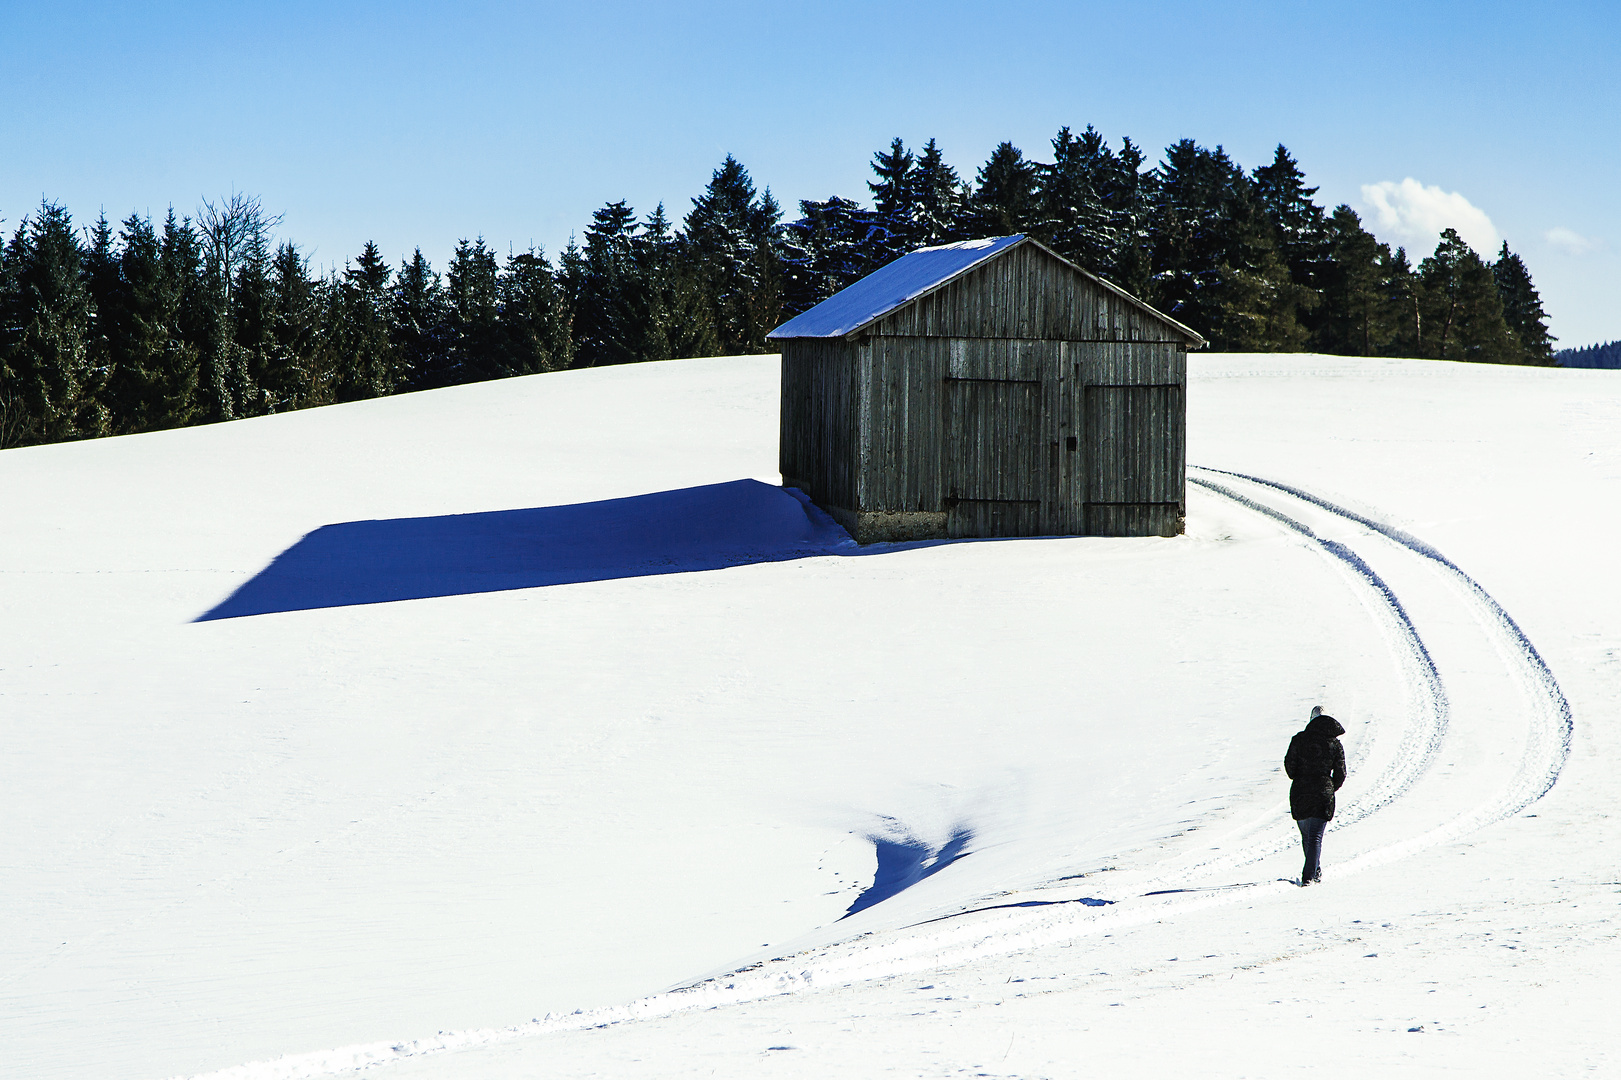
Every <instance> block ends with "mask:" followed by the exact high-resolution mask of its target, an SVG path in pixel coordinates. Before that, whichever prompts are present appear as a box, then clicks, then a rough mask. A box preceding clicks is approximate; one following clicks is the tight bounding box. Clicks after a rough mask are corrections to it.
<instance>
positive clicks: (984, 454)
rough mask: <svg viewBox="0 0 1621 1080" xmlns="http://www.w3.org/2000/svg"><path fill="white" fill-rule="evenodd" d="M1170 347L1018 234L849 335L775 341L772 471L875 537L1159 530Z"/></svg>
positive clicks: (1178, 475) (1175, 418)
mask: <svg viewBox="0 0 1621 1080" xmlns="http://www.w3.org/2000/svg"><path fill="white" fill-rule="evenodd" d="M1187 344H1188V342H1187V340H1186V339H1185V338H1184V337H1183V336H1182V334H1181V333H1180V332H1179V331H1177V330H1176V329H1175V328H1174V327H1171V326H1167V325H1166V324H1164V323H1162V322H1159V321H1157V320H1155V319H1154V318H1153V317H1152V316H1151V315H1149V314H1148V313H1146V312H1144V311H1143V310H1142V309H1140V308H1137V307H1136V306H1134V305H1132V304H1130V303H1128V302H1127V301H1125V300H1123V299H1121V298H1119V297H1117V296H1115V295H1114V294H1112V293H1110V292H1109V291H1108V290H1106V289H1104V288H1102V287H1100V286H1098V285H1097V284H1096V283H1094V282H1092V281H1090V280H1089V279H1086V278H1083V277H1081V276H1079V275H1077V274H1076V273H1074V271H1072V270H1071V269H1070V268H1069V267H1067V266H1065V265H1064V264H1063V263H1062V262H1060V261H1059V260H1057V259H1055V258H1053V257H1052V256H1050V255H1048V254H1047V253H1045V252H1043V251H1042V250H1040V249H1039V248H1037V247H1035V246H1033V245H1021V246H1019V247H1016V248H1013V249H1012V250H1010V251H1009V252H1007V254H1005V255H1003V256H1001V257H1000V258H998V259H995V260H993V261H991V262H989V263H987V264H986V265H984V266H982V267H980V268H977V269H975V270H973V271H971V272H970V273H968V274H966V275H964V276H963V277H961V278H959V279H957V280H956V281H954V282H952V283H950V284H948V285H947V286H945V287H944V288H942V289H940V290H939V291H938V292H936V293H934V294H933V295H931V296H929V297H925V298H923V299H921V300H919V301H917V302H915V303H913V304H910V305H907V306H906V307H904V308H902V309H901V310H899V311H896V312H895V313H893V314H892V315H891V316H889V317H888V318H886V319H884V320H882V321H881V322H879V323H877V324H875V326H874V327H872V328H870V332H869V333H868V334H866V335H864V336H863V338H862V340H861V341H860V342H859V343H857V342H846V341H841V340H830V339H806V338H801V339H792V340H789V341H785V342H783V374H782V388H783V394H782V472H783V477H784V480H785V482H788V483H794V484H798V485H799V486H801V487H803V488H804V489H805V490H806V491H807V493H808V494H809V495H810V496H811V497H812V498H813V499H814V500H816V501H817V502H818V503H820V504H821V505H823V506H824V507H827V508H829V509H830V511H835V516H836V517H839V519H840V520H841V521H844V522H846V523H847V524H848V525H850V527H852V530H853V531H856V530H860V529H871V530H872V535H873V536H874V537H875V538H896V537H899V536H902V535H904V536H907V537H911V536H919V535H951V536H1028V535H1039V534H1069V535H1073V534H1091V535H1105V536H1146V535H1167V536H1168V535H1174V534H1176V533H1178V532H1180V531H1181V529H1182V521H1183V514H1184V510H1185V495H1184V478H1183V473H1184V467H1185V426H1186V385H1187V361H1186V356H1185V354H1184V351H1183V350H1184V349H1185V348H1186V347H1187ZM932 530H938V532H935V531H932Z"/></svg>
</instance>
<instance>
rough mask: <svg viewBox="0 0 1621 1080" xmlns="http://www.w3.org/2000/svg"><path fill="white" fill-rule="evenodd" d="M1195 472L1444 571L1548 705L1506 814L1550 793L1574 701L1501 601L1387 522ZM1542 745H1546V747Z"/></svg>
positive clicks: (1565, 751) (1274, 485) (1271, 484)
mask: <svg viewBox="0 0 1621 1080" xmlns="http://www.w3.org/2000/svg"><path fill="white" fill-rule="evenodd" d="M1192 468H1194V469H1197V470H1198V471H1200V472H1208V473H1215V474H1217V475H1221V476H1230V477H1233V478H1235V479H1238V480H1247V481H1249V482H1250V483H1252V484H1257V485H1260V486H1262V487H1266V488H1271V489H1272V490H1274V491H1279V492H1282V493H1284V494H1286V495H1290V496H1293V497H1294V498H1296V499H1299V500H1300V501H1302V502H1305V503H1309V504H1311V505H1313V506H1316V507H1318V508H1320V509H1322V510H1326V511H1328V512H1329V513H1331V514H1334V515H1336V516H1337V517H1341V518H1344V519H1345V520H1347V521H1351V522H1354V523H1356V524H1358V525H1361V526H1362V527H1364V528H1366V529H1371V530H1372V531H1374V532H1376V533H1379V534H1380V535H1381V536H1383V537H1385V538H1386V539H1387V540H1389V541H1390V542H1391V543H1393V544H1397V545H1400V546H1401V547H1403V548H1406V549H1407V550H1408V551H1411V552H1413V553H1414V554H1416V555H1420V556H1422V557H1424V558H1426V559H1429V560H1431V561H1432V562H1434V563H1436V564H1437V565H1439V566H1440V567H1442V568H1443V569H1444V570H1446V571H1447V573H1448V574H1450V575H1451V577H1452V578H1453V579H1454V580H1455V581H1456V582H1458V583H1459V584H1460V585H1462V586H1463V588H1464V590H1465V591H1466V592H1467V593H1468V594H1469V595H1470V596H1471V597H1473V599H1474V600H1475V602H1476V603H1477V604H1478V605H1480V607H1481V608H1483V609H1484V610H1485V612H1486V614H1487V616H1488V617H1489V619H1490V621H1491V622H1493V623H1495V624H1496V625H1497V627H1498V629H1499V632H1500V633H1501V634H1503V635H1504V637H1505V638H1506V639H1507V643H1508V644H1509V646H1510V648H1509V651H1510V653H1511V655H1513V654H1517V656H1516V657H1515V658H1516V659H1517V660H1518V661H1519V662H1520V664H1521V665H1523V669H1524V670H1523V673H1522V674H1523V675H1524V676H1526V677H1527V681H1528V682H1529V684H1530V686H1531V687H1532V688H1533V689H1534V690H1536V691H1537V694H1538V697H1539V698H1541V702H1540V704H1542V705H1543V706H1544V712H1545V715H1544V716H1543V717H1541V720H1542V723H1541V724H1538V725H1534V727H1533V731H1534V733H1535V734H1537V735H1538V736H1540V737H1541V739H1540V740H1534V744H1533V745H1531V746H1528V747H1527V757H1526V763H1525V764H1526V765H1527V766H1528V767H1530V768H1532V769H1535V770H1536V771H1537V773H1538V776H1537V780H1536V782H1535V783H1534V784H1532V785H1530V786H1529V787H1528V788H1527V789H1526V792H1525V796H1526V797H1525V800H1524V802H1522V803H1520V804H1519V805H1518V806H1516V807H1514V808H1513V809H1510V810H1508V811H1507V813H1509V814H1512V813H1515V812H1516V811H1518V810H1523V809H1524V808H1525V807H1527V806H1529V805H1531V804H1532V803H1534V802H1536V801H1537V800H1538V799H1540V798H1542V796H1544V795H1546V794H1547V793H1548V792H1549V791H1550V790H1552V788H1553V786H1554V784H1555V783H1557V782H1558V780H1559V774H1560V773H1561V772H1563V771H1564V768H1565V762H1566V761H1567V760H1569V758H1570V744H1571V739H1572V737H1573V736H1574V734H1575V730H1576V723H1575V717H1574V714H1573V713H1572V712H1571V708H1570V700H1569V699H1568V698H1566V697H1565V692H1564V690H1562V689H1561V688H1560V686H1559V680H1558V679H1556V678H1555V677H1554V674H1553V669H1552V668H1550V667H1549V666H1548V662H1547V661H1546V660H1544V659H1543V658H1542V654H1541V653H1540V652H1538V651H1537V647H1536V646H1535V645H1533V644H1532V643H1531V639H1530V638H1529V637H1527V636H1526V633H1525V631H1524V630H1522V629H1520V624H1519V623H1517V622H1515V621H1514V618H1513V616H1511V615H1510V614H1509V613H1508V612H1507V611H1506V610H1504V608H1503V605H1502V604H1499V603H1498V602H1497V599H1496V598H1495V597H1493V596H1492V595H1491V593H1489V592H1487V591H1486V589H1485V587H1484V586H1483V585H1481V584H1480V582H1478V581H1476V580H1475V579H1474V578H1472V577H1470V576H1469V575H1468V574H1467V573H1465V572H1464V570H1463V568H1462V567H1460V566H1459V565H1458V564H1457V563H1455V562H1453V561H1452V560H1451V559H1449V558H1447V557H1446V556H1445V555H1443V554H1441V552H1440V551H1438V550H1436V548H1435V547H1434V546H1432V545H1431V544H1429V543H1426V542H1425V541H1423V540H1420V539H1419V538H1418V537H1416V536H1414V535H1412V534H1411V533H1409V532H1406V531H1404V530H1402V529H1398V528H1396V527H1395V526H1394V525H1390V524H1387V523H1386V522H1383V521H1378V520H1376V519H1374V518H1371V517H1368V516H1366V515H1365V514H1359V513H1357V512H1356V511H1355V510H1349V509H1346V508H1345V507H1343V506H1337V505H1335V504H1334V503H1331V502H1329V501H1328V500H1327V499H1324V498H1323V497H1322V496H1320V495H1314V494H1312V493H1311V492H1309V491H1305V490H1302V489H1301V488H1297V487H1294V486H1292V485H1289V484H1284V483H1280V482H1278V481H1276V480H1267V479H1265V478H1263V477H1259V476H1249V475H1246V474H1245V473H1239V472H1229V471H1227V470H1225V469H1210V468H1205V467H1203V466H1197V465H1196V466H1192ZM1539 729H1540V730H1539ZM1541 740H1547V741H1546V744H1544V743H1543V742H1542V741H1541ZM1536 758H1540V759H1541V760H1540V762H1539V761H1537V760H1535V759H1536ZM1505 816H1506V815H1505Z"/></svg>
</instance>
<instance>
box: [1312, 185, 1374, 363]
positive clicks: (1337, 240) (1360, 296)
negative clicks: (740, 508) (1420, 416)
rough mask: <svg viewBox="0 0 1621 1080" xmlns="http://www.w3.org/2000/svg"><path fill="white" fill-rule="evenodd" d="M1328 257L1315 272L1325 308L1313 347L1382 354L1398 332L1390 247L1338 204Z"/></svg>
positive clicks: (1329, 227) (1344, 352)
mask: <svg viewBox="0 0 1621 1080" xmlns="http://www.w3.org/2000/svg"><path fill="white" fill-rule="evenodd" d="M1324 233H1325V235H1326V238H1327V239H1326V245H1325V248H1324V258H1323V260H1322V262H1321V264H1320V266H1318V267H1317V268H1316V269H1315V270H1314V273H1315V274H1316V277H1317V286H1318V288H1319V290H1320V295H1321V297H1322V306H1321V308H1320V309H1319V311H1318V312H1317V318H1316V319H1315V320H1313V322H1314V326H1313V330H1312V339H1311V347H1312V348H1313V349H1314V350H1316V351H1318V352H1326V353H1338V354H1341V355H1347V356H1378V355H1380V354H1381V353H1382V352H1383V351H1384V350H1385V348H1386V347H1387V346H1388V345H1389V344H1390V342H1391V340H1392V339H1393V338H1394V336H1395V324H1394V321H1393V318H1392V316H1393V314H1394V313H1393V312H1392V311H1391V309H1390V305H1389V304H1388V303H1387V302H1386V275H1387V274H1388V272H1389V269H1388V263H1389V261H1390V259H1391V255H1390V249H1389V248H1388V247H1386V246H1385V245H1383V244H1381V243H1380V242H1379V241H1378V240H1376V239H1375V238H1374V237H1373V235H1372V234H1371V233H1369V232H1368V231H1367V230H1366V229H1364V228H1363V227H1362V220H1361V218H1359V217H1357V215H1356V212H1355V211H1354V210H1352V209H1351V208H1350V207H1349V206H1344V205H1341V206H1338V207H1335V209H1334V213H1333V214H1332V215H1331V216H1330V217H1329V218H1328V220H1327V222H1326V223H1325V225H1324Z"/></svg>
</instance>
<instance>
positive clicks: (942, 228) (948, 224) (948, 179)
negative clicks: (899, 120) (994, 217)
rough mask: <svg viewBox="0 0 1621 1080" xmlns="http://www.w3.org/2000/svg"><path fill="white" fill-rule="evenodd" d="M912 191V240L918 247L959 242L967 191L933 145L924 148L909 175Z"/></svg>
mask: <svg viewBox="0 0 1621 1080" xmlns="http://www.w3.org/2000/svg"><path fill="white" fill-rule="evenodd" d="M912 176H913V183H914V185H915V188H916V194H915V196H914V198H915V209H914V213H913V225H914V228H915V230H916V231H915V232H914V234H913V239H914V240H915V241H916V242H917V243H918V244H920V245H933V244H944V243H948V242H949V241H951V240H956V239H960V238H961V235H960V234H961V233H962V232H963V231H964V224H965V223H964V208H965V205H966V203H967V200H968V194H967V188H966V185H964V184H963V182H962V178H961V177H959V176H958V175H957V170H956V169H953V168H952V167H951V166H950V165H947V164H946V161H945V156H944V155H943V154H942V153H941V151H940V148H939V147H938V146H937V145H935V141H934V140H933V139H930V140H929V141H928V142H927V143H925V144H924V146H923V150H922V152H921V153H919V154H918V156H917V165H916V168H915V169H914V170H913V172H912Z"/></svg>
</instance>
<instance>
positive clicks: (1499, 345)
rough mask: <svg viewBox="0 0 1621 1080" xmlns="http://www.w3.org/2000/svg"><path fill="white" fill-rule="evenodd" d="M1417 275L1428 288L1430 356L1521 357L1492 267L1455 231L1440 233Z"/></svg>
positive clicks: (1501, 360) (1505, 360)
mask: <svg viewBox="0 0 1621 1080" xmlns="http://www.w3.org/2000/svg"><path fill="white" fill-rule="evenodd" d="M1418 276H1419V279H1420V280H1421V281H1422V282H1423V286H1424V287H1423V297H1422V299H1423V305H1424V313H1423V314H1424V324H1425V325H1424V337H1425V341H1424V343H1423V348H1424V349H1425V352H1426V354H1427V355H1429V356H1431V357H1433V358H1434V359H1437V360H1467V361H1471V362H1474V363H1487V364H1507V363H1513V362H1514V361H1515V360H1516V359H1517V354H1518V349H1517V347H1516V343H1515V341H1514V340H1513V337H1512V335H1511V334H1510V332H1509V328H1508V324H1507V323H1505V322H1504V321H1503V303H1502V300H1501V299H1499V297H1498V294H1497V281H1496V279H1495V278H1493V276H1492V271H1491V267H1489V266H1487V265H1486V264H1485V263H1484V262H1483V261H1481V258H1480V256H1479V255H1477V254H1475V251H1474V249H1473V248H1471V247H1470V246H1469V245H1468V244H1466V243H1465V242H1464V240H1463V238H1462V237H1460V236H1459V235H1458V233H1457V231H1456V230H1454V229H1445V230H1443V231H1442V233H1441V239H1440V241H1439V242H1438V243H1437V244H1436V246H1435V253H1434V254H1433V255H1431V256H1430V257H1429V258H1427V259H1425V260H1424V261H1423V262H1422V263H1420V264H1419V268H1418Z"/></svg>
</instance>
